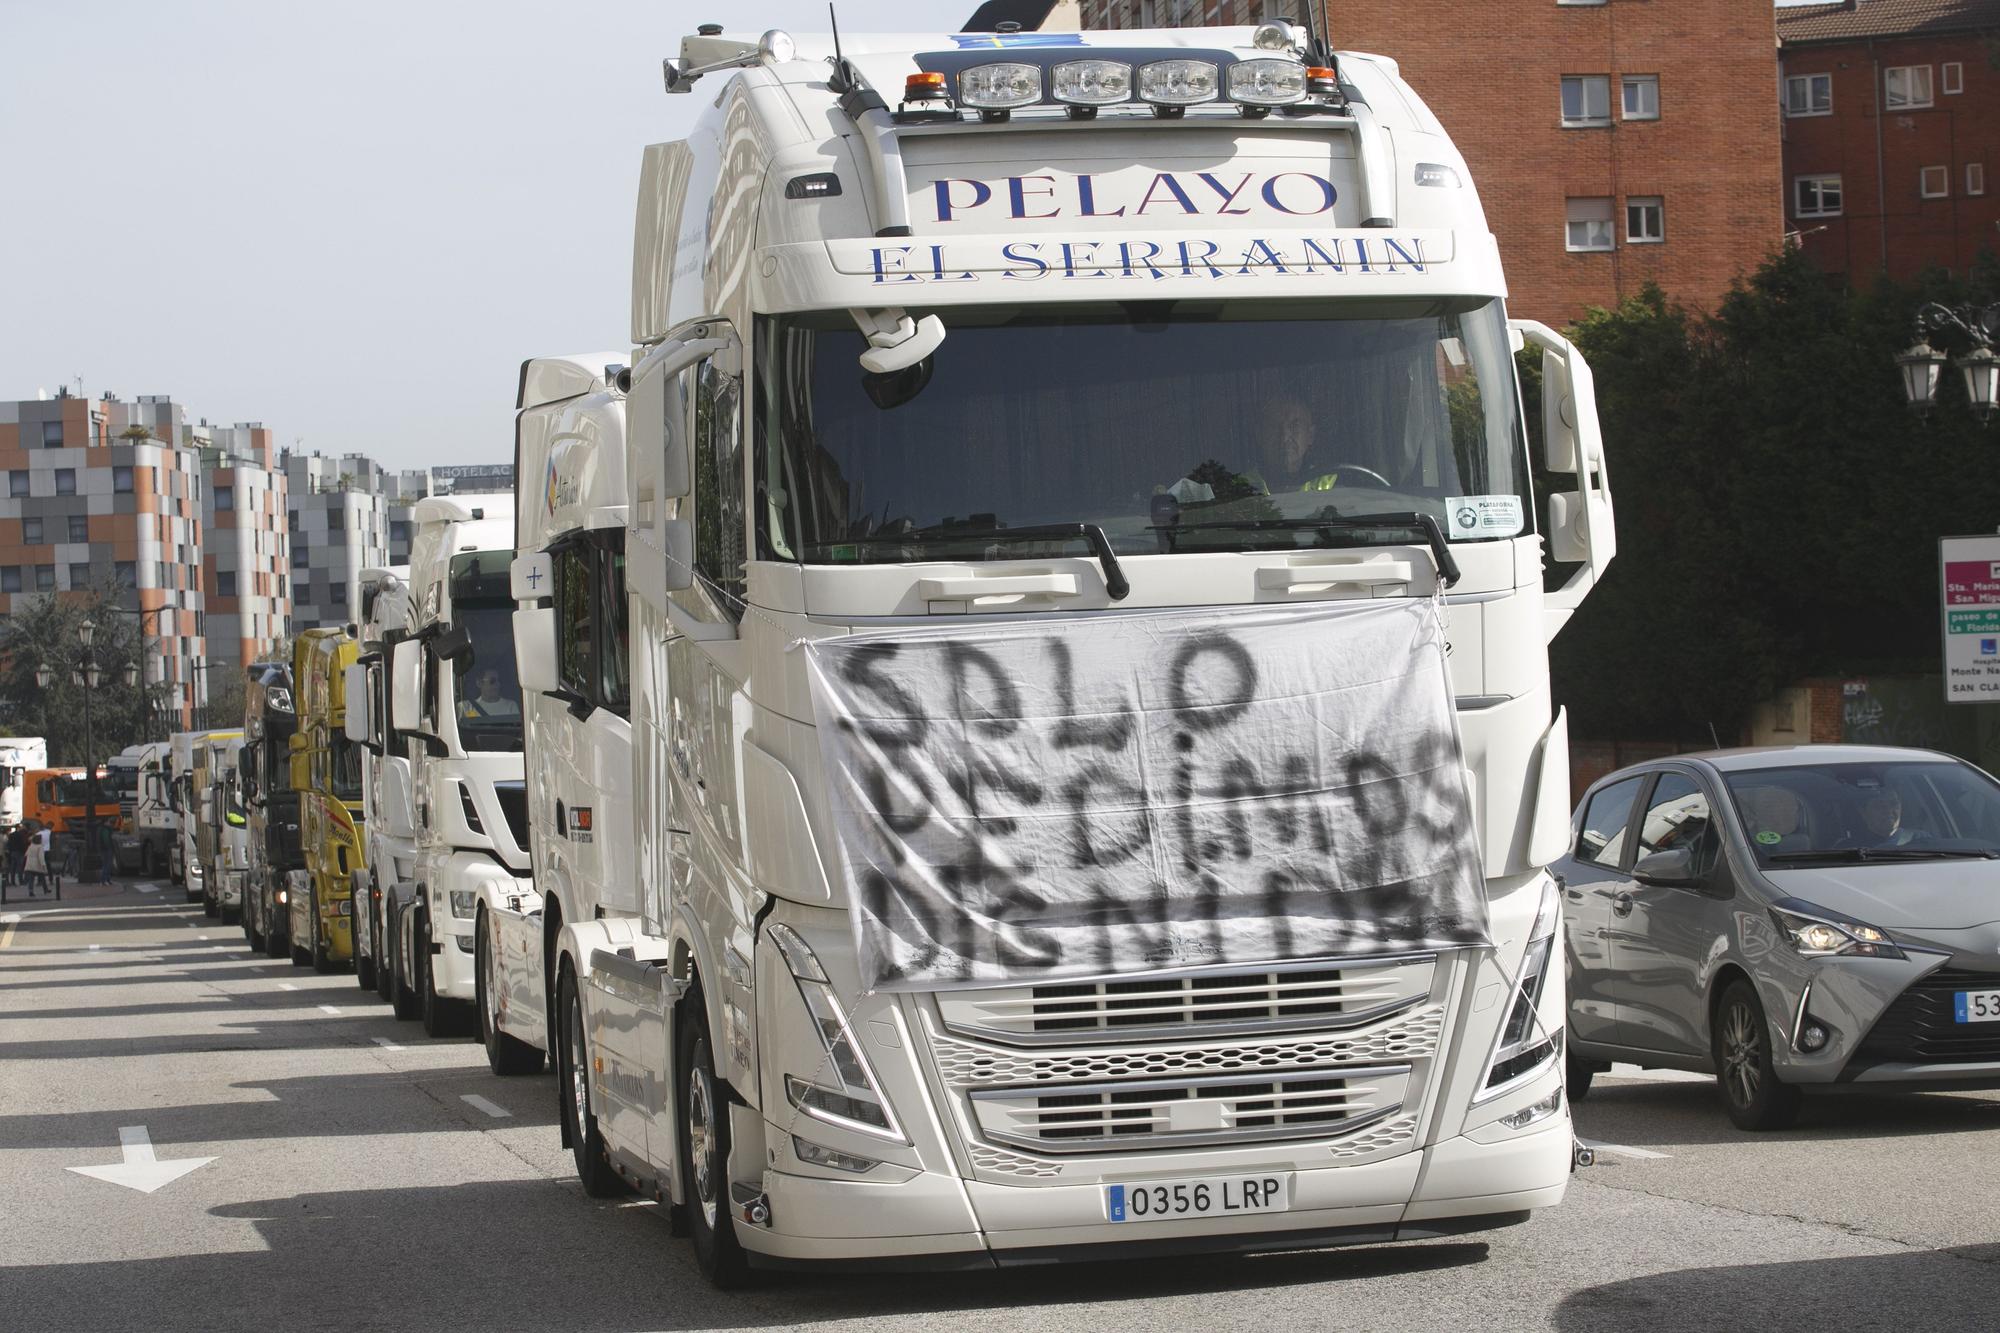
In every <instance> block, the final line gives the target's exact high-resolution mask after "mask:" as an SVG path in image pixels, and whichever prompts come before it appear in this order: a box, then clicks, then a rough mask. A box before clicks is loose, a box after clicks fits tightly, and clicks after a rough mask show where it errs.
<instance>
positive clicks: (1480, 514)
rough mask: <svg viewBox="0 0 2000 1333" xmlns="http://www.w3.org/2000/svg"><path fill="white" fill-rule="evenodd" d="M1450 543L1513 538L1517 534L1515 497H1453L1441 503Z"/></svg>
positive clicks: (1517, 500) (1518, 508) (1518, 520)
mask: <svg viewBox="0 0 2000 1333" xmlns="http://www.w3.org/2000/svg"><path fill="white" fill-rule="evenodd" d="M1444 512H1445V515H1446V516H1447V518H1448V519H1449V520H1450V522H1449V525H1448V526H1449V527H1450V529H1451V539H1452V540H1453V541H1461V542H1470V541H1478V540H1479V539H1480V538H1482V537H1513V536H1517V535H1519V533H1520V531H1521V526H1522V521H1521V497H1520V496H1518V495H1454V496H1452V497H1451V498H1450V499H1448V500H1446V501H1445V502H1444Z"/></svg>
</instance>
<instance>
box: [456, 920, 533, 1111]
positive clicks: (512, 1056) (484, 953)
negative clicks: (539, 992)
mask: <svg viewBox="0 0 2000 1333" xmlns="http://www.w3.org/2000/svg"><path fill="white" fill-rule="evenodd" d="M490 924H491V923H490V922H488V921H487V919H486V913H485V912H484V911H481V912H480V914H479V922H478V926H477V928H476V931H475V933H474V935H473V939H475V940H476V941H478V943H477V944H475V945H474V946H473V947H474V949H475V954H474V964H475V966H474V968H473V973H472V976H473V982H472V986H473V994H474V995H475V996H476V997H477V1001H478V1003H477V1007H478V1010H479V1044H480V1045H482V1046H484V1047H485V1048H486V1067H487V1068H488V1069H491V1070H492V1071H493V1072H494V1073H495V1074H498V1075H499V1076H500V1077H501V1078H511V1077H513V1076H514V1075H516V1074H539V1073H541V1072H542V1053H541V1052H540V1051H538V1050H536V1049H535V1048H534V1047H532V1046H530V1045H528V1043H527V1042H525V1041H522V1040H521V1039H520V1038H519V1037H510V1036H508V1035H507V1034H506V1033H504V1032H502V1031H501V1030H500V1001H499V998H498V997H499V990H498V988H497V987H496V986H495V985H494V984H493V983H494V976H493V946H492V945H491V944H490V943H488V942H487V938H486V932H487V928H488V926H489V925H490Z"/></svg>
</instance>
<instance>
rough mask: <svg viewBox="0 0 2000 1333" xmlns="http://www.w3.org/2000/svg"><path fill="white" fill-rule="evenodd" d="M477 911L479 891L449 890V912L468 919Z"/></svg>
mask: <svg viewBox="0 0 2000 1333" xmlns="http://www.w3.org/2000/svg"><path fill="white" fill-rule="evenodd" d="M478 911H479V893H478V891H477V890H475V889H453V890H452V891H451V914H452V915H453V916H456V917H462V918H465V919H467V920H470V919H471V918H472V917H473V916H474V915H476V914H477V913H478Z"/></svg>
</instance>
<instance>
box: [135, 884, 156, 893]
mask: <svg viewBox="0 0 2000 1333" xmlns="http://www.w3.org/2000/svg"><path fill="white" fill-rule="evenodd" d="M138 889H139V892H141V893H158V892H159V891H160V886H159V885H157V884H141V885H139V886H138Z"/></svg>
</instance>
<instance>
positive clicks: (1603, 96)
mask: <svg viewBox="0 0 2000 1333" xmlns="http://www.w3.org/2000/svg"><path fill="white" fill-rule="evenodd" d="M1068 8H1069V7H1068V6H1057V14H1056V16H1052V18H1051V20H1050V22H1049V26H1051V27H1053V26H1055V24H1056V22H1058V21H1059V19H1060V16H1061V15H1062V13H1063V11H1064V10H1066V9H1068ZM1326 10H1327V17H1328V26H1327V29H1326V31H1327V33H1328V35H1329V36H1330V38H1331V40H1332V42H1333V45H1334V46H1335V47H1336V48H1338V49H1344V50H1352V51H1367V52H1370V53H1373V54H1379V55H1385V56H1390V57H1392V58H1394V59H1395V60H1396V61H1397V62H1398V63H1399V64H1400V65H1401V66H1402V71H1403V75H1404V77H1405V78H1406V79H1408V80H1409V82H1410V84H1411V86H1412V87H1414V88H1415V89H1416V91H1417V93H1418V95H1419V96H1421V97H1422V98H1423V99H1424V100H1425V101H1426V102H1427V103H1429V105H1430V107H1431V109H1432V110H1433V111H1435V112H1436V113H1437V116H1438V119H1440V120H1441V121H1443V122H1444V126H1445V128H1446V129H1447V130H1448V131H1450V133H1451V135H1452V137H1453V139H1454V140H1456V141H1457V143H1458V146H1459V149H1460V151H1462V152H1463V153H1464V154H1465V158H1466V161H1467V163H1469V164H1470V166H1471V167H1472V171H1473V175H1474V177H1475V179H1476V180H1477V182H1478V185H1479V191H1480V197H1481V199H1482V200H1483V201H1484V203H1485V205H1486V213H1487V218H1488V221H1489V222H1490V223H1491V224H1492V227H1493V230H1494V233H1495V234H1496V235H1497V236H1498V237H1499V238H1500V251H1501V256H1502V258H1503V260H1504V261H1505V263H1506V265H1507V278H1508V283H1509V286H1510V288H1511V290H1512V297H1511V299H1510V301H1509V305H1510V307H1511V308H1512V309H1513V311H1514V312H1515V313H1516V314H1521V315H1526V316H1530V317H1532V318H1536V319H1542V320H1546V321H1548V322H1550V323H1557V324H1560V323H1564V322H1567V321H1568V320H1570V319H1573V318H1574V317H1576V316H1577V315H1579V314H1581V313H1582V311H1583V310H1584V308H1585V307H1587V306H1592V305H1610V304H1613V303H1615V302H1617V301H1618V300H1619V299H1621V298H1623V297H1626V296H1630V295H1632V294H1633V293H1635V292H1637V291H1638V290H1639V289H1640V288H1641V287H1642V286H1644V285H1645V284H1646V283H1647V282H1657V283H1659V284H1660V286H1661V287H1663V288H1665V289H1666V291H1667V293H1668V295H1669V296H1671V297H1672V298H1674V299H1676V300H1678V301H1681V302H1683V303H1684V304H1687V305H1690V306H1695V307H1702V308H1708V307H1712V306H1713V305H1714V304H1715V302H1716V301H1717V299H1718V298H1720V297H1721V296H1722V295H1723V293H1725V292H1727V291H1728V290H1729V286H1730V283H1731V282H1732V281H1733V280H1734V279H1735V278H1736V277H1737V276H1738V275H1739V274H1743V273H1747V272H1749V271H1751V270H1753V269H1755V268H1756V267H1757V265H1758V264H1760V263H1762V262H1763V260H1764V259H1765V258H1766V257H1767V256H1768V255H1769V254H1770V253H1771V252H1772V251H1773V250H1775V249H1776V248H1777V247H1778V245H1779V244H1780V242H1781V240H1782V237H1783V233H1784V229H1785V215H1784V187H1783V182H1782V179H1781V163H1780V156H1779V138H1778V120H1777V117H1776V116H1775V115H1773V114H1772V113H1771V107H1772V105H1773V101H1774V99H1775V98H1776V96H1777V91H1778V85H1777V69H1776V60H1775V48H1776V44H1777V38H1776V31H1775V24H1774V17H1773V10H1772V4H1771V0H1506V3H1504V4H1503V3H1491V2H1490V0H1489V2H1488V3H1483V4H1481V3H1467V2H1466V0H1456V2H1448V0H1428V2H1425V0H1405V3H1400V4H1382V3H1379V0H1377V2H1376V3H1369V4H1355V3H1348V2H1347V0H1326ZM1298 12H1299V9H1298V4H1297V2H1296V0H1081V4H1080V5H1079V6H1078V7H1077V8H1076V9H1075V10H1074V11H1073V13H1074V16H1075V18H1076V19H1079V20H1080V22H1081V26H1082V27H1083V28H1085V29H1087V30H1089V29H1107V28H1136V27H1160V28H1172V27H1194V26H1201V25H1213V24H1233V23H1254V22H1257V21H1258V20H1260V19H1262V18H1264V17H1267V16H1278V15H1295V14H1297V13H1298Z"/></svg>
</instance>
